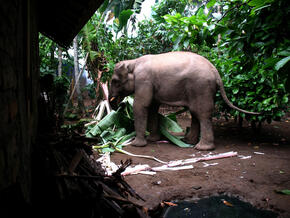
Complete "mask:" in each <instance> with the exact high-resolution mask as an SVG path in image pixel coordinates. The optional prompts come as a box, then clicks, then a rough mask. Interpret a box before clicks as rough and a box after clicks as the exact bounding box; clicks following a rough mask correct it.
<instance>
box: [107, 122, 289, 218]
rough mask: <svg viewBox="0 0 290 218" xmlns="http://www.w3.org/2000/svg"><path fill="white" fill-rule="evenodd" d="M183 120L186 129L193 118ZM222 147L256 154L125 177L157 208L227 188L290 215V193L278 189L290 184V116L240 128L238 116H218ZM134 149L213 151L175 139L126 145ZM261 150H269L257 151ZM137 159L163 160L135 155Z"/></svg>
mask: <svg viewBox="0 0 290 218" xmlns="http://www.w3.org/2000/svg"><path fill="white" fill-rule="evenodd" d="M178 121H179V124H180V125H181V126H182V127H183V128H184V129H185V128H186V127H189V126H190V119H189V118H188V117H182V118H179V119H178ZM213 122H214V132H215V144H216V149H215V150H214V151H213V153H223V152H228V151H237V152H238V154H239V155H244V156H251V158H250V159H244V160H243V159H240V158H239V157H232V158H226V159H220V160H212V161H207V162H206V163H218V165H214V166H208V167H204V163H201V162H200V163H195V164H194V168H193V169H188V170H181V171H173V172H170V171H165V172H158V173H157V174H156V175H154V176H150V175H141V174H138V175H130V176H126V177H125V180H126V181H127V182H128V183H129V184H130V185H131V186H132V187H133V188H134V189H135V191H136V192H137V193H138V194H139V195H140V196H142V197H143V198H144V199H145V202H142V201H138V203H139V204H141V205H144V206H145V207H147V208H153V207H155V206H156V205H158V204H159V203H160V202H161V201H171V200H176V199H197V198H203V197H206V196H212V195H218V194H227V195H230V196H237V197H239V198H240V199H242V200H244V201H246V202H249V203H251V204H253V205H254V206H256V207H258V208H263V209H267V210H273V211H275V212H278V213H279V214H280V217H290V195H282V194H278V193H276V192H275V190H283V189H290V118H286V119H284V120H283V121H281V122H273V123H271V124H266V123H265V124H263V126H262V129H261V131H260V133H257V132H254V131H253V130H252V128H251V127H250V126H249V124H248V123H244V124H243V127H242V128H240V127H239V126H238V124H237V123H235V122H234V120H229V121H225V120H223V119H220V120H216V119H215V120H214V121H213ZM125 150H127V151H129V152H132V153H134V154H143V155H151V156H155V157H157V158H159V159H161V160H163V161H171V160H178V159H187V158H190V157H191V155H192V154H195V155H196V157H198V156H201V155H202V154H208V153H209V152H199V151H197V150H195V149H194V148H179V147H177V146H176V145H173V144H163V143H162V144H156V143H152V144H148V145H147V146H146V147H142V148H136V147H132V146H127V147H125ZM254 152H260V153H263V154H255V153H254ZM111 158H112V161H113V162H115V163H117V164H119V163H120V161H121V160H126V159H128V158H129V157H128V156H127V155H124V154H121V153H117V152H115V153H114V154H113V155H112V157H111ZM131 158H132V160H133V165H137V164H149V165H150V166H159V165H161V164H160V163H158V162H156V161H154V160H149V159H144V158H136V157H131Z"/></svg>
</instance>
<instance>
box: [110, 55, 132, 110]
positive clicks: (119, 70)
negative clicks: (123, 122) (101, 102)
mask: <svg viewBox="0 0 290 218" xmlns="http://www.w3.org/2000/svg"><path fill="white" fill-rule="evenodd" d="M134 66H135V61H134V60H129V61H121V62H119V63H117V64H116V66H115V69H114V74H113V76H112V80H111V84H110V94H109V95H110V103H111V105H112V107H113V108H114V106H115V107H116V106H117V104H119V103H120V101H121V100H122V99H123V98H124V97H126V96H128V95H131V94H133V93H134V74H133V71H134ZM112 98H113V99H114V100H112Z"/></svg>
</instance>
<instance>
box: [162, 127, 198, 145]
mask: <svg viewBox="0 0 290 218" xmlns="http://www.w3.org/2000/svg"><path fill="white" fill-rule="evenodd" d="M160 132H161V133H162V135H164V136H165V137H166V138H167V139H168V140H169V141H171V142H172V143H173V144H175V145H177V146H179V147H182V148H190V147H193V145H191V144H187V143H185V142H183V141H181V140H180V139H179V138H178V137H176V136H174V135H172V134H170V133H169V132H168V131H167V129H166V127H165V126H163V125H160Z"/></svg>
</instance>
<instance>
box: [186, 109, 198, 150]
mask: <svg viewBox="0 0 290 218" xmlns="http://www.w3.org/2000/svg"><path fill="white" fill-rule="evenodd" d="M199 129H200V126H199V121H198V119H197V118H196V117H195V115H194V114H193V113H191V127H190V130H189V132H188V133H187V134H186V135H185V138H184V141H185V142H186V143H188V144H194V145H195V144H196V143H198V139H199V132H200V131H199Z"/></svg>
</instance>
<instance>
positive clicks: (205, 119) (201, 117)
mask: <svg viewBox="0 0 290 218" xmlns="http://www.w3.org/2000/svg"><path fill="white" fill-rule="evenodd" d="M204 99H206V100H204ZM211 99H212V97H211V96H206V97H205V96H203V98H200V99H198V100H197V101H196V102H195V103H196V104H195V105H194V106H192V108H190V110H191V113H192V114H193V115H195V117H196V118H197V120H198V122H199V129H200V141H199V142H198V143H197V144H196V146H195V148H196V149H198V150H213V149H214V148H215V145H214V134H213V127H212V122H211V115H212V112H213V109H214V102H213V101H212V100H211Z"/></svg>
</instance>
